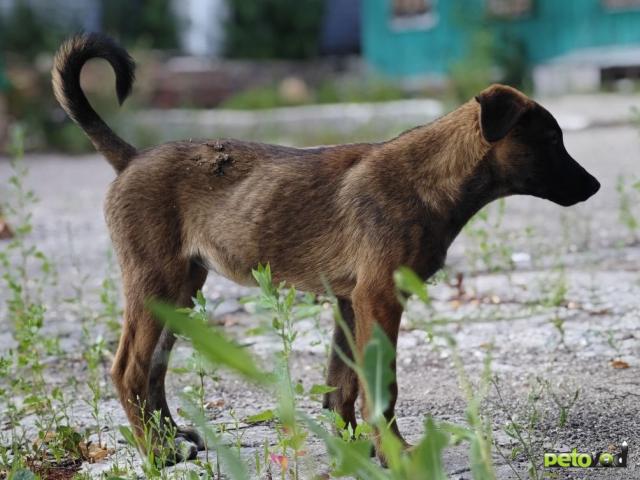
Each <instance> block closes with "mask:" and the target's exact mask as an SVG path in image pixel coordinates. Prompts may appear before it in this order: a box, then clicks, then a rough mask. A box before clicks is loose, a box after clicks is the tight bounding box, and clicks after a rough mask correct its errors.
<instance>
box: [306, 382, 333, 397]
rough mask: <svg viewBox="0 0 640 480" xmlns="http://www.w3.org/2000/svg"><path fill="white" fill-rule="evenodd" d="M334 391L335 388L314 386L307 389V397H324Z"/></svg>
mask: <svg viewBox="0 0 640 480" xmlns="http://www.w3.org/2000/svg"><path fill="white" fill-rule="evenodd" d="M334 390H336V387H330V386H329V385H318V384H316V385H313V386H312V387H311V388H310V389H309V395H324V394H325V393H331V392H333V391H334Z"/></svg>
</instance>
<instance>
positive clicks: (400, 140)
mask: <svg viewBox="0 0 640 480" xmlns="http://www.w3.org/2000/svg"><path fill="white" fill-rule="evenodd" d="M384 149H385V150H386V151H387V152H388V154H391V155H393V156H395V157H397V158H400V159H402V160H404V161H405V162H407V163H408V165H406V167H408V168H409V169H410V170H411V172H412V174H411V175H410V176H409V178H411V179H412V183H413V187H414V189H415V191H416V192H417V194H418V195H419V197H420V198H421V200H422V202H423V203H424V204H425V206H426V207H427V209H428V210H429V211H431V212H433V213H441V212H444V211H449V210H450V209H451V208H452V207H453V206H454V205H455V204H457V203H458V202H459V201H460V200H462V199H461V196H462V195H463V188H464V185H465V183H466V182H467V181H468V180H469V177H470V175H472V174H473V172H474V171H475V170H476V169H477V168H478V165H479V164H480V163H481V162H482V160H483V158H485V156H486V155H487V153H488V152H489V151H490V149H491V145H490V144H489V143H488V142H487V141H486V140H485V139H484V137H483V136H482V131H481V129H480V105H479V104H478V102H476V101H475V100H472V101H469V102H467V103H465V104H463V105H462V106H461V107H459V108H457V109H456V110H454V111H453V112H451V113H449V114H448V115H445V116H444V117H442V118H440V119H438V120H436V121H435V122H433V123H431V124H429V125H425V126H422V127H417V128H414V129H413V130H410V131H408V132H406V133H404V134H402V135H400V136H399V137H397V138H395V139H394V140H392V141H390V142H388V143H387V144H385V147H384ZM394 151H396V152H394Z"/></svg>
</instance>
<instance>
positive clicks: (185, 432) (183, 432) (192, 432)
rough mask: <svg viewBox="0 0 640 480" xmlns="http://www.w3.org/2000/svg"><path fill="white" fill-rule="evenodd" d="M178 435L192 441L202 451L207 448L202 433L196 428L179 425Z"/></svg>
mask: <svg viewBox="0 0 640 480" xmlns="http://www.w3.org/2000/svg"><path fill="white" fill-rule="evenodd" d="M177 437H180V438H183V439H185V440H188V441H190V442H191V443H193V444H194V445H195V446H196V448H197V449H198V451H200V452H201V451H203V450H204V449H205V448H206V445H205V443H204V439H203V438H202V435H200V434H199V433H198V431H197V430H196V429H195V428H192V427H178V433H177Z"/></svg>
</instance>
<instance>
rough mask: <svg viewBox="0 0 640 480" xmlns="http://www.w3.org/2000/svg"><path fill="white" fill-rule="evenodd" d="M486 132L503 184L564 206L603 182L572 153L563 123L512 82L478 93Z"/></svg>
mask: <svg viewBox="0 0 640 480" xmlns="http://www.w3.org/2000/svg"><path fill="white" fill-rule="evenodd" d="M476 100H477V102H478V103H479V104H480V127H481V129H482V135H483V137H484V138H485V140H486V141H487V142H489V143H490V144H491V146H492V151H493V153H494V158H495V161H496V163H497V170H498V172H499V175H500V180H501V183H502V184H503V186H504V187H505V188H506V189H507V190H508V192H507V193H511V194H526V195H534V196H536V197H540V198H545V199H547V200H551V201H552V202H555V203H557V204H559V205H562V206H565V207H566V206H570V205H574V204H576V203H578V202H582V201H584V200H586V199H588V198H589V197H591V196H592V195H593V194H595V193H596V192H597V191H598V189H599V188H600V183H599V182H598V180H596V179H595V177H593V175H591V174H590V173H589V172H587V171H586V170H585V169H584V168H583V167H582V166H581V165H580V164H579V163H578V162H576V161H575V160H574V159H573V158H571V155H569V153H567V150H566V149H565V147H564V143H563V141H562V130H560V127H559V126H558V122H557V121H556V120H555V118H553V115H551V114H550V113H549V112H548V111H547V110H546V109H544V108H543V107H542V106H540V105H539V104H538V103H536V102H534V101H533V100H531V99H529V98H528V97H526V96H525V95H524V94H522V93H520V92H519V91H518V90H515V89H513V88H511V87H507V86H503V85H493V86H491V87H489V88H487V89H486V90H484V91H483V92H482V93H480V95H478V96H477V97H476Z"/></svg>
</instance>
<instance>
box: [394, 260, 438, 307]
mask: <svg viewBox="0 0 640 480" xmlns="http://www.w3.org/2000/svg"><path fill="white" fill-rule="evenodd" d="M393 280H394V282H395V284H396V287H397V288H398V290H400V291H401V292H404V293H409V294H411V295H415V296H416V297H418V298H419V299H420V300H422V301H423V302H424V303H426V304H430V303H431V298H430V297H429V292H428V291H427V286H426V284H425V283H424V281H423V280H422V279H421V278H420V277H419V276H418V275H416V273H415V272H414V271H413V270H411V269H410V268H408V267H400V268H398V269H397V270H396V271H395V273H394V274H393Z"/></svg>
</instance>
